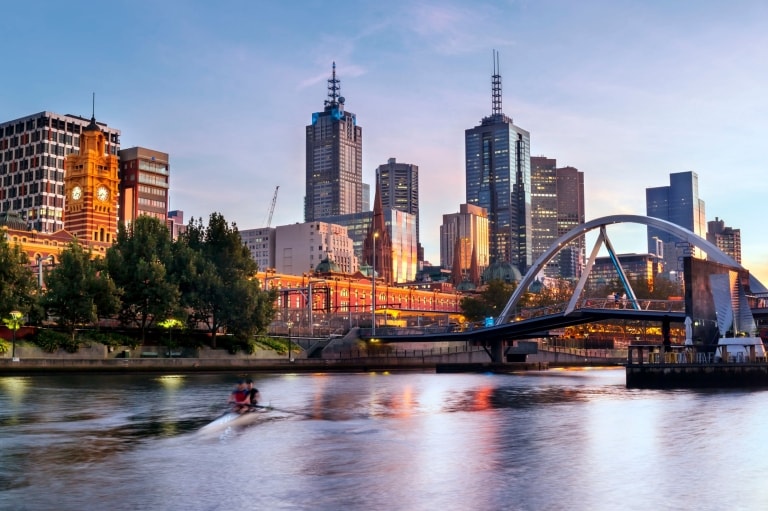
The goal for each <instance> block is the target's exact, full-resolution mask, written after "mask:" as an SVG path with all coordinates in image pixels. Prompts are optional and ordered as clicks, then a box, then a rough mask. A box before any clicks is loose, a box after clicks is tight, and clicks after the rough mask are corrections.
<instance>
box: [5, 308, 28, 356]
mask: <svg viewBox="0 0 768 511" xmlns="http://www.w3.org/2000/svg"><path fill="white" fill-rule="evenodd" d="M9 314H10V316H11V317H10V318H7V319H3V323H5V325H6V326H7V327H8V329H9V330H10V331H11V339H12V341H11V343H12V344H11V359H12V360H13V361H14V362H18V361H19V359H17V358H16V330H18V329H19V328H21V325H22V321H21V318H22V317H23V316H24V314H22V313H21V312H19V311H16V310H14V311H11V312H10V313H9Z"/></svg>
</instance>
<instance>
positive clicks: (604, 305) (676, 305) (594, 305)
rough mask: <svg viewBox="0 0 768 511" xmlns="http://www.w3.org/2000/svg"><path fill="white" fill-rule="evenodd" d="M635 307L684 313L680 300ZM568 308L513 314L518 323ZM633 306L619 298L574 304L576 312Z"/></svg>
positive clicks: (648, 301) (646, 301)
mask: <svg viewBox="0 0 768 511" xmlns="http://www.w3.org/2000/svg"><path fill="white" fill-rule="evenodd" d="M637 305H638V307H639V310H644V311H654V312H685V302H684V301H682V300H654V299H647V298H644V299H638V300H637ZM566 307H568V302H560V303H555V304H551V305H546V306H544V307H526V308H520V309H518V310H517V313H516V314H515V320H517V321H520V320H523V319H531V318H538V317H541V316H549V315H555V314H561V313H563V312H565V309H566ZM634 308H635V307H634V305H633V304H632V302H631V301H630V300H629V299H623V298H619V300H616V299H615V298H581V299H579V300H578V301H577V302H576V307H575V309H576V310H580V309H592V310H595V309H597V310H612V309H613V310H615V309H634Z"/></svg>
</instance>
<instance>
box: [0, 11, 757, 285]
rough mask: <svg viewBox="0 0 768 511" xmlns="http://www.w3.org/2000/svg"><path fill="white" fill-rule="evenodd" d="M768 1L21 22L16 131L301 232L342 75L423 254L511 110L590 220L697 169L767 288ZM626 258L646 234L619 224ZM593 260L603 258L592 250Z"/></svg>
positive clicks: (9, 97)
mask: <svg viewBox="0 0 768 511" xmlns="http://www.w3.org/2000/svg"><path fill="white" fill-rule="evenodd" d="M766 27H768V2H765V1H763V0H754V1H751V0H733V1H731V2H728V3H727V6H725V5H724V4H723V3H722V2H720V1H709V0H678V1H674V2H669V1H653V0H647V1H630V0H611V1H597V0H595V1H592V0H584V1H578V2H575V1H570V0H562V1H558V0H536V1H534V0H506V1H505V0H498V1H490V0H425V1H419V0H410V1H409V0H389V1H387V2H381V1H367V0H361V1H346V0H337V1H334V2H324V1H320V0H296V1H292V2H277V1H272V2H269V1H266V0H265V1H253V0H227V1H222V2H211V1H206V0H200V1H196V0H187V1H182V0H163V1H162V2H158V1H154V0H152V1H144V0H132V1H124V0H114V1H111V2H102V3H99V4H98V5H96V4H94V3H93V2H86V1H80V0H71V1H68V2H52V1H48V0H39V1H37V2H13V3H8V5H4V6H3V8H2V16H0V33H2V34H3V36H4V37H3V39H4V40H5V41H6V43H5V48H6V51H5V52H4V56H3V62H4V66H3V71H2V79H0V120H2V121H6V120H12V119H16V118H18V117H22V116H25V115H29V114H33V113H37V112H41V111H45V110H48V111H52V112H56V113H59V114H76V115H81V116H83V117H90V115H91V94H92V93H95V94H96V108H95V113H96V117H97V119H98V120H99V121H101V122H105V123H107V124H108V125H109V126H112V127H115V128H118V129H120V130H121V132H122V135H121V146H122V147H124V148H127V147H132V146H143V147H147V148H150V149H155V150H159V151H163V152H167V153H169V154H170V161H171V192H170V197H171V198H170V209H180V210H183V211H184V214H185V220H188V219H189V218H190V217H196V218H199V217H202V218H204V219H207V218H208V216H209V215H210V214H211V213H212V212H219V213H221V214H222V215H223V216H224V217H225V218H226V219H227V220H228V221H230V222H235V223H236V224H237V226H238V228H239V229H241V230H242V229H251V228H257V227H263V226H264V225H265V224H266V222H267V218H268V215H269V209H270V204H271V201H272V196H273V193H274V191H275V187H277V186H279V187H280V189H279V192H278V198H277V203H276V207H275V211H274V215H273V218H272V226H273V227H274V226H277V225H285V224H291V223H296V222H302V221H303V200H304V192H305V126H306V125H308V124H309V123H310V122H311V116H312V113H313V112H317V111H321V110H322V109H323V101H324V100H325V99H326V95H327V80H328V78H329V77H330V74H331V66H332V63H333V62H336V66H337V77H338V78H339V79H340V81H341V95H342V96H344V97H345V98H346V109H347V111H349V112H353V113H354V114H355V115H356V116H357V122H358V125H359V126H361V127H362V129H363V181H364V182H366V183H371V184H372V183H374V182H375V179H374V176H375V169H376V167H377V166H379V165H381V164H384V163H386V162H387V160H388V159H389V158H396V159H397V161H399V162H405V163H412V164H415V165H418V167H419V187H420V198H419V200H420V212H421V213H420V216H421V219H420V223H421V237H422V240H421V241H422V244H423V245H424V247H425V257H426V259H427V260H429V261H431V262H432V263H433V264H439V263H440V246H439V226H440V224H441V223H442V215H443V214H448V213H455V212H458V210H459V205H460V204H461V203H464V202H466V196H465V182H464V131H465V130H466V129H469V128H472V127H474V126H476V125H477V124H479V122H480V120H481V119H482V118H483V117H484V116H487V115H490V114H491V75H492V74H493V58H492V52H493V50H497V51H498V52H499V63H500V71H501V76H502V90H503V103H502V107H503V111H504V113H505V114H507V115H508V116H510V117H512V118H513V120H514V122H515V124H516V125H518V126H520V127H521V128H523V129H526V130H528V131H529V132H530V133H531V154H532V155H536V156H547V157H549V158H555V159H557V162H558V165H559V166H573V167H576V168H578V169H579V170H581V171H583V172H584V181H585V202H586V219H587V220H592V219H595V218H598V217H602V216H606V215H613V214H636V215H644V214H645V188H648V187H656V186H666V185H668V184H669V174H670V173H672V172H683V171H694V172H696V173H697V174H698V177H699V196H700V197H701V198H702V199H703V200H704V201H705V204H706V217H707V220H714V219H715V217H718V218H721V219H723V220H725V223H726V225H728V226H731V227H734V228H738V229H741V236H742V255H743V259H742V263H743V265H744V266H745V267H746V268H748V269H749V270H750V271H751V272H752V273H753V274H754V275H756V276H757V277H758V278H759V279H761V280H762V281H763V282H764V283H765V282H768V236H766V234H768V229H766V227H765V207H764V206H763V200H765V198H766V197H767V196H768V184H766V174H767V173H766V158H765V147H766V141H768V123H766V121H768V94H767V93H766V91H768V58H767V57H768V30H766ZM612 229H614V228H609V231H608V232H609V236H610V238H611V240H612V242H613V244H614V247H615V248H616V250H617V251H618V252H620V253H630V252H646V250H647V249H646V244H645V228H644V227H642V226H616V227H615V230H612ZM590 247H591V245H590V244H588V249H589V248H590Z"/></svg>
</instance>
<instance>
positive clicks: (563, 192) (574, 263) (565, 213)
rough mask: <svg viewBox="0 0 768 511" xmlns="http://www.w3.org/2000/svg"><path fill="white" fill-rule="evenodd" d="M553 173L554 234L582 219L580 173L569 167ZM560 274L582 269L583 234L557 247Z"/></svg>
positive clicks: (568, 275) (572, 275) (577, 273)
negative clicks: (555, 217) (555, 189)
mask: <svg viewBox="0 0 768 511" xmlns="http://www.w3.org/2000/svg"><path fill="white" fill-rule="evenodd" d="M556 175H557V237H558V238H559V237H560V236H562V235H563V234H565V233H567V232H568V231H570V230H571V229H573V228H574V227H576V226H577V225H579V224H583V223H584V221H585V213H584V173H583V172H580V171H579V170H577V169H575V168H573V167H561V168H558V169H557V171H556ZM559 258H560V276H561V277H563V278H579V277H581V272H582V271H583V270H584V263H585V258H586V242H585V240H584V236H579V237H578V238H577V239H575V240H573V241H571V242H570V243H568V245H567V246H566V247H565V248H564V249H562V250H561V251H560V254H559Z"/></svg>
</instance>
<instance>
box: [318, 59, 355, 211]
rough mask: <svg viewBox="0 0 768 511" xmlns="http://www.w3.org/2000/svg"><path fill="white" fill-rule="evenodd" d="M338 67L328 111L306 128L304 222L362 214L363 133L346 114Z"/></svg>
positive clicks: (327, 103)
mask: <svg viewBox="0 0 768 511" xmlns="http://www.w3.org/2000/svg"><path fill="white" fill-rule="evenodd" d="M339 90H340V87H339V80H338V79H337V78H336V63H335V62H334V63H333V73H332V75H331V78H330V79H329V80H328V99H327V100H325V109H324V110H323V111H322V112H315V113H314V114H312V124H310V125H309V126H307V128H306V136H307V149H306V151H307V154H306V158H307V163H306V170H307V173H306V196H305V197H304V220H305V221H307V222H311V221H313V220H317V219H319V218H322V217H327V216H332V215H343V214H347V213H359V212H361V211H362V210H363V130H362V128H361V127H360V126H358V125H357V118H356V117H355V114H353V113H351V112H347V111H345V110H344V97H342V96H340V95H339Z"/></svg>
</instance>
